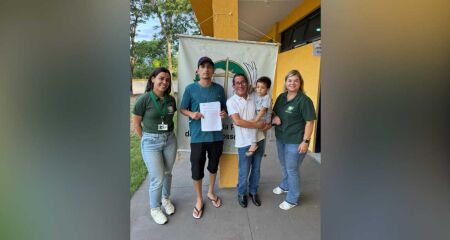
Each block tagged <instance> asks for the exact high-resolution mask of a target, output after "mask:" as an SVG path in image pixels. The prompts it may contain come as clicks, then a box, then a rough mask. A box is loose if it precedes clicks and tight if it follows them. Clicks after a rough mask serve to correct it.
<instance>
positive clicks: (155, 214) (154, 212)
mask: <svg viewBox="0 0 450 240" xmlns="http://www.w3.org/2000/svg"><path fill="white" fill-rule="evenodd" d="M150 215H151V216H152V218H153V220H154V221H155V222H156V223H157V224H161V225H162V224H165V223H166V222H167V217H166V215H164V213H163V212H162V211H161V208H152V209H150Z"/></svg>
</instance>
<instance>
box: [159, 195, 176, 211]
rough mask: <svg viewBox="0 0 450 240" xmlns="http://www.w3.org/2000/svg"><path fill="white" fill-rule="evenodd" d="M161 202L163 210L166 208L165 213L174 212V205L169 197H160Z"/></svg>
mask: <svg viewBox="0 0 450 240" xmlns="http://www.w3.org/2000/svg"><path fill="white" fill-rule="evenodd" d="M161 203H162V206H163V208H164V210H166V213H167V215H172V214H173V213H174V212H175V206H174V205H173V204H172V202H171V201H170V199H169V198H162V199H161Z"/></svg>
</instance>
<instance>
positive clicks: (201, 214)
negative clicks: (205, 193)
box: [192, 205, 205, 219]
mask: <svg viewBox="0 0 450 240" xmlns="http://www.w3.org/2000/svg"><path fill="white" fill-rule="evenodd" d="M204 206H205V205H202V207H201V208H200V210H199V209H197V207H196V206H194V211H195V212H196V213H197V214H196V215H197V217H196V216H195V215H194V212H193V213H192V217H193V218H195V219H200V218H202V216H203V208H204Z"/></svg>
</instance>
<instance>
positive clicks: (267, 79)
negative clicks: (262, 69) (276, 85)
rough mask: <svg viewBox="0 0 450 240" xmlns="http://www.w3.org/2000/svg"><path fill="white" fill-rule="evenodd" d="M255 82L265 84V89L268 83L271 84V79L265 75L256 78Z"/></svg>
mask: <svg viewBox="0 0 450 240" xmlns="http://www.w3.org/2000/svg"><path fill="white" fill-rule="evenodd" d="M256 83H263V84H265V85H266V87H267V89H269V88H270V85H271V84H272V81H270V78H268V77H266V76H262V77H260V78H258V80H256Z"/></svg>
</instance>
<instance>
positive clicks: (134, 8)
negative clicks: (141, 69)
mask: <svg viewBox="0 0 450 240" xmlns="http://www.w3.org/2000/svg"><path fill="white" fill-rule="evenodd" d="M148 7H149V2H148V1H147V0H130V73H131V74H130V90H131V92H133V83H132V78H133V75H134V72H135V71H134V67H135V64H136V57H135V53H134V52H135V45H136V42H135V40H134V39H135V37H136V28H137V26H138V24H140V23H144V22H145V21H146V20H147V19H148V14H147V13H148V11H149V10H148Z"/></svg>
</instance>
